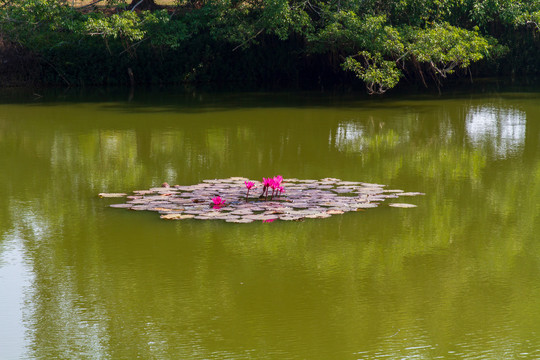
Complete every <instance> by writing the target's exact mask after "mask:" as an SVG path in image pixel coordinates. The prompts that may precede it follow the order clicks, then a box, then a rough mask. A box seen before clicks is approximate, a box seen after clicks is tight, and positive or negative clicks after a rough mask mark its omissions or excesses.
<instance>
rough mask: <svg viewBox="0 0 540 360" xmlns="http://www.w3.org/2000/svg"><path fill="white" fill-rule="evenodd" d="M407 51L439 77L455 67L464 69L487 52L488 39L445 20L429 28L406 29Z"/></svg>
mask: <svg viewBox="0 0 540 360" xmlns="http://www.w3.org/2000/svg"><path fill="white" fill-rule="evenodd" d="M406 32H407V40H408V42H409V44H408V46H407V52H408V53H409V54H410V55H411V56H413V58H414V59H415V60H416V61H419V62H421V63H426V64H429V65H430V66H431V68H432V69H433V70H434V71H436V73H437V74H439V75H440V76H442V77H446V75H447V74H451V73H453V72H454V69H455V68H456V67H461V68H466V67H468V66H469V65H470V64H471V63H472V62H475V61H478V60H481V59H483V58H484V56H486V55H487V54H488V53H489V50H490V48H491V45H490V44H489V41H488V40H487V39H486V38H484V37H483V36H481V35H480V34H479V33H478V30H477V29H475V30H472V31H469V30H465V29H461V28H457V27H455V26H452V25H450V24H448V23H443V24H434V26H432V27H431V28H428V29H413V30H409V29H407V30H406Z"/></svg>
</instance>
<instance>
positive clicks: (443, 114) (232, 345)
mask: <svg viewBox="0 0 540 360" xmlns="http://www.w3.org/2000/svg"><path fill="white" fill-rule="evenodd" d="M115 96H116V95H115ZM122 96H123V99H125V98H127V96H125V97H124V95H122ZM106 98H107V96H105V95H103V96H102V97H101V98H100V96H95V97H90V99H91V101H84V99H81V98H78V99H76V100H77V101H74V99H73V98H72V97H70V96H65V97H59V96H57V95H55V96H47V95H45V96H43V98H39V99H37V100H35V101H26V102H24V101H18V102H15V101H6V103H5V104H4V105H1V106H0V184H1V186H0V289H1V290H0V291H1V295H0V323H2V324H3V325H2V326H1V327H0V358H6V359H12V358H43V359H50V358H107V359H108V358H110V359H133V358H177V359H180V358H193V359H209V358H213V359H227V358H230V359H244V358H245V359H248V358H256V359H331V358H335V359H373V358H426V359H427V358H429V359H432V358H445V359H469V358H485V359H493V358H535V357H539V356H540V353H539V351H540V350H539V349H540V336H539V335H538V334H539V331H540V325H539V324H540V285H539V284H540V282H539V280H540V255H539V254H540V244H539V241H538V234H539V233H540V205H539V204H540V202H539V199H540V194H539V192H540V145H539V144H540V143H539V141H540V93H539V92H534V91H528V92H494V93H493V92H492V93H489V94H453V95H452V96H441V97H438V96H437V97H435V96H427V95H423V96H407V97H396V98H393V99H371V98H370V99H365V98H362V97H360V98H358V97H355V96H352V95H347V96H344V95H341V96H328V95H325V94H313V93H305V94H294V95H291V94H268V93H266V94H260V93H259V94H257V93H255V94H249V93H244V94H238V93H236V94H235V93H227V94H208V93H204V94H198V93H187V94H186V93H181V94H170V93H169V94H166V93H159V94H158V96H157V97H156V95H155V93H137V94H135V95H134V97H133V99H132V100H131V101H129V102H128V101H125V100H118V99H112V100H107V101H105V100H103V99H106ZM278 173H279V174H282V175H283V176H285V177H297V178H314V179H318V178H324V177H337V178H341V179H344V180H359V181H365V182H375V183H382V184H388V185H389V186H390V187H392V188H402V189H404V190H411V191H422V192H425V193H427V195H426V196H425V197H421V198H419V197H417V198H411V199H410V200H409V199H407V201H409V202H412V203H414V204H417V205H418V208H415V209H394V208H389V207H387V206H383V207H381V208H378V209H372V210H369V211H366V212H362V213H354V214H351V213H349V214H346V215H343V216H337V217H332V218H330V219H324V220H309V221H305V222H301V223H285V222H282V223H281V222H276V223H272V224H262V223H254V224H238V225H233V224H226V223H222V222H198V221H191V220H187V221H181V222H166V221H163V220H160V219H159V218H158V217H157V216H156V215H155V214H143V213H135V212H129V211H123V210H119V209H111V208H108V207H107V205H108V204H110V203H113V202H114V200H107V199H99V198H97V196H96V195H97V194H98V193H99V192H104V191H105V192H116V191H130V190H134V189H145V188H149V187H151V186H156V185H158V184H160V183H161V182H163V181H168V182H169V183H178V184H194V183H198V182H200V181H202V180H203V179H208V178H222V177H229V176H246V177H250V178H254V179H259V178H261V177H262V176H268V175H272V174H278Z"/></svg>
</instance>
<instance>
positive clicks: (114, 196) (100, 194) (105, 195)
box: [98, 193, 127, 198]
mask: <svg viewBox="0 0 540 360" xmlns="http://www.w3.org/2000/svg"><path fill="white" fill-rule="evenodd" d="M98 196H99V197H101V198H117V197H124V196H127V194H125V193H99V194H98Z"/></svg>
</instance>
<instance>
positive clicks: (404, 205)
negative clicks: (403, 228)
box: [388, 203, 416, 208]
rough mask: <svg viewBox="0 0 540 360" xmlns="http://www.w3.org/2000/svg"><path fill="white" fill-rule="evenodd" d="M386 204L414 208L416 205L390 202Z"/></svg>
mask: <svg viewBox="0 0 540 360" xmlns="http://www.w3.org/2000/svg"><path fill="white" fill-rule="evenodd" d="M388 206H391V207H396V208H415V207H416V205H413V204H404V203H392V204H388Z"/></svg>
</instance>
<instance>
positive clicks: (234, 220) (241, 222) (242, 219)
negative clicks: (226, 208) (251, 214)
mask: <svg viewBox="0 0 540 360" xmlns="http://www.w3.org/2000/svg"><path fill="white" fill-rule="evenodd" d="M225 221H226V222H228V223H236V224H248V223H252V222H253V221H254V220H251V219H246V218H238V219H227V220H225Z"/></svg>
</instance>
